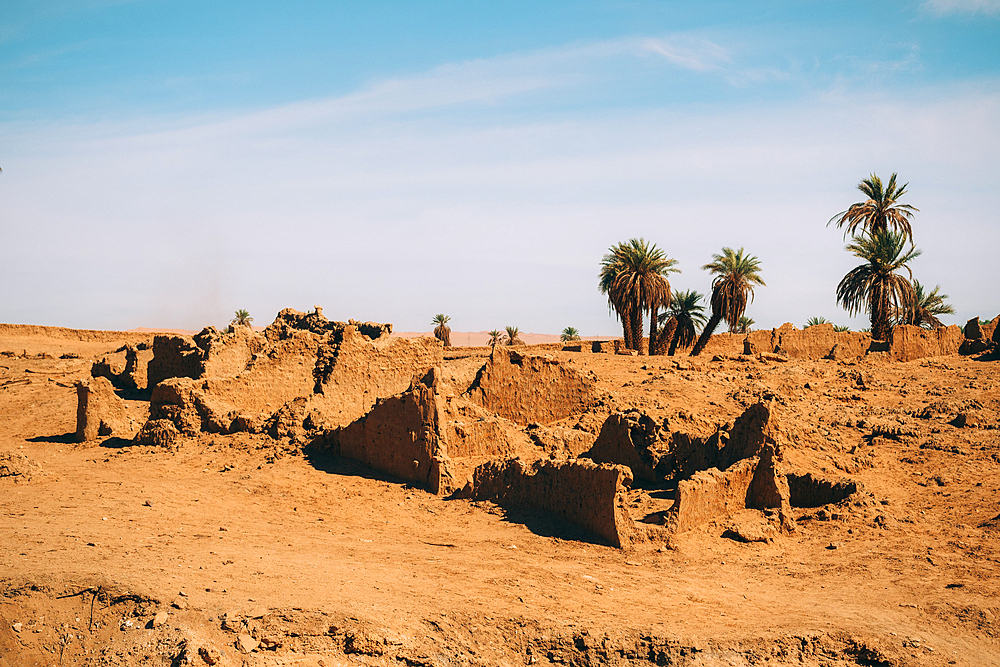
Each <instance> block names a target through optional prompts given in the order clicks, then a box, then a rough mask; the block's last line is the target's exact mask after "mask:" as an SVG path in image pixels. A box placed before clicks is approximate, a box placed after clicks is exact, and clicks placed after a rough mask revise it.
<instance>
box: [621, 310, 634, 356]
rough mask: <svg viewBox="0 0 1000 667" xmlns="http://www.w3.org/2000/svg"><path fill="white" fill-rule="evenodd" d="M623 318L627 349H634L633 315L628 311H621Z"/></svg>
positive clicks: (623, 331)
mask: <svg viewBox="0 0 1000 667" xmlns="http://www.w3.org/2000/svg"><path fill="white" fill-rule="evenodd" d="M621 318H622V338H624V339H625V349H626V350H631V349H632V317H631V316H630V315H629V314H628V313H621Z"/></svg>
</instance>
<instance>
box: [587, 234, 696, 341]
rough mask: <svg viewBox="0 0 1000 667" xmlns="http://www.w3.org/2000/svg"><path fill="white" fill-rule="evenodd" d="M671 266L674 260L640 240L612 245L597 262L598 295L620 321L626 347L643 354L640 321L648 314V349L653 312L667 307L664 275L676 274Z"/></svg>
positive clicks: (653, 325)
mask: <svg viewBox="0 0 1000 667" xmlns="http://www.w3.org/2000/svg"><path fill="white" fill-rule="evenodd" d="M675 264H677V260H676V259H671V258H669V257H667V255H666V253H664V252H663V251H662V250H660V249H659V248H658V247H656V244H655V243H649V242H648V241H646V240H645V239H642V238H639V239H630V240H629V241H628V242H627V243H618V244H616V245H614V246H612V247H611V249H610V251H609V252H608V254H606V255H605V256H604V258H603V259H602V260H601V280H600V289H601V293H602V294H607V295H608V306H609V307H610V308H611V309H612V310H614V311H615V313H616V314H617V315H618V318H619V319H620V320H621V321H622V329H623V333H624V337H625V347H626V348H628V349H631V350H638V351H639V352H640V353H642V352H643V350H641V349H640V348H641V347H642V318H643V314H644V313H647V312H648V313H649V314H650V323H649V338H650V341H649V344H650V350H652V348H653V338H654V336H655V334H656V322H657V312H658V311H659V309H660V308H666V307H668V306H669V305H670V281H668V280H667V278H666V276H667V274H668V273H670V272H671V271H678V269H675V268H674V265H675Z"/></svg>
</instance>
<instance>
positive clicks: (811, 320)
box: [802, 317, 830, 329]
mask: <svg viewBox="0 0 1000 667" xmlns="http://www.w3.org/2000/svg"><path fill="white" fill-rule="evenodd" d="M817 324H830V321H829V320H828V319H826V318H825V317H810V318H809V319H808V320H806V325H805V326H804V327H802V328H803V329H808V328H809V327H814V326H816V325H817Z"/></svg>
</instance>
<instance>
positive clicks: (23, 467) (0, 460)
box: [0, 452, 43, 482]
mask: <svg viewBox="0 0 1000 667" xmlns="http://www.w3.org/2000/svg"><path fill="white" fill-rule="evenodd" d="M41 474H43V471H42V467H41V466H40V465H38V464H37V463H35V462H34V461H32V460H31V459H29V458H28V457H27V456H25V455H24V454H20V453H17V452H0V479H2V480H6V481H12V482H29V481H31V480H32V479H33V478H34V477H36V476H37V475H41Z"/></svg>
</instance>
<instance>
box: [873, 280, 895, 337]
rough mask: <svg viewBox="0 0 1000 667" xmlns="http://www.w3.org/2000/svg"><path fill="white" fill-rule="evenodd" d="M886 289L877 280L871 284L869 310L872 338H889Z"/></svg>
mask: <svg viewBox="0 0 1000 667" xmlns="http://www.w3.org/2000/svg"><path fill="white" fill-rule="evenodd" d="M887 292H888V290H886V289H885V286H884V285H882V284H881V283H879V282H876V283H875V284H874V285H872V291H871V299H872V303H871V310H872V338H873V339H874V340H889V333H890V329H891V327H890V326H889V299H888V294H887Z"/></svg>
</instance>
